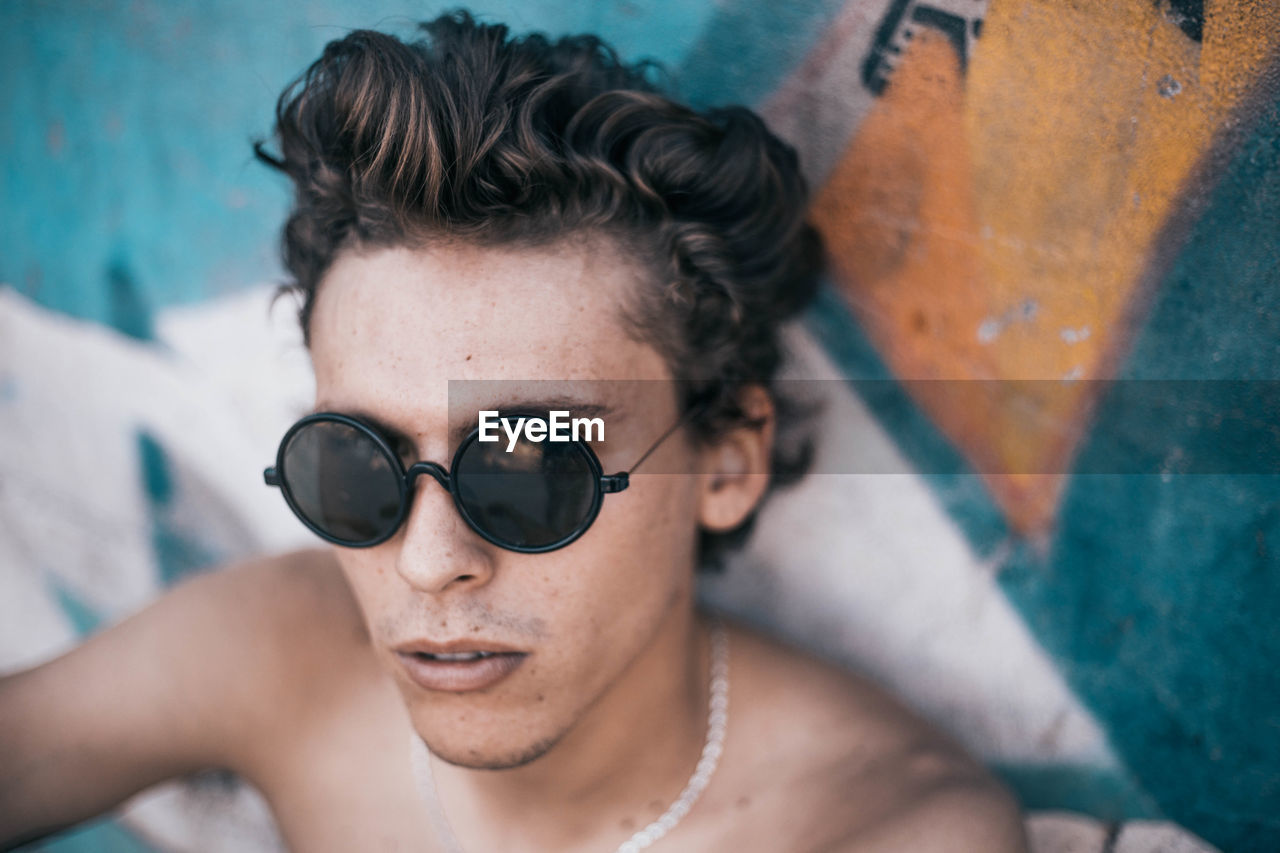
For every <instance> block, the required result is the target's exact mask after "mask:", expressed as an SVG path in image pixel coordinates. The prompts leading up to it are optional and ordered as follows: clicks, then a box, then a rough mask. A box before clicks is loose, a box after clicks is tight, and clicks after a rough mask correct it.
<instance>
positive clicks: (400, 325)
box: [311, 240, 665, 381]
mask: <svg viewBox="0 0 1280 853" xmlns="http://www.w3.org/2000/svg"><path fill="white" fill-rule="evenodd" d="M638 278H639V274H638V273H637V271H636V269H635V267H634V265H633V264H630V263H629V262H627V261H626V260H625V259H624V258H623V256H622V255H621V254H620V253H618V252H617V251H615V250H614V249H613V248H612V246H611V244H610V243H609V242H607V241H602V242H600V243H598V244H592V243H584V242H583V241H582V240H579V241H576V242H573V243H567V244H563V245H558V246H548V247H541V248H534V249H529V248H478V247H474V246H459V245H452V244H451V245H444V246H439V247H432V248H428V249H422V250H411V249H404V248H397V249H384V250H378V251H376V252H372V253H364V254H355V253H350V254H346V255H344V256H342V257H340V258H339V260H338V261H337V262H336V263H335V265H334V268H333V269H332V270H331V271H330V273H329V275H327V276H326V278H325V281H324V283H323V284H322V285H321V287H320V291H319V294H318V296H317V299H316V303H315V309H314V312H313V315H312V320H311V322H312V327H311V339H312V356H313V359H314V361H315V366H316V370H317V374H318V377H317V378H318V379H319V378H321V377H320V376H319V374H326V377H327V378H330V379H333V380H335V381H336V380H344V379H346V378H348V377H347V376H346V375H344V368H345V373H351V372H358V373H360V374H362V375H363V376H364V377H365V381H372V380H373V379H375V378H381V374H382V373H384V372H393V373H396V374H403V373H404V372H405V371H414V372H416V373H418V374H419V375H422V376H431V377H434V378H436V379H481V378H525V379H534V378H537V379H556V378H568V379H588V378H602V377H627V378H631V377H634V378H659V376H661V375H665V370H664V368H665V365H664V364H662V362H661V358H660V357H657V353H656V351H654V350H653V348H652V347H650V346H649V345H647V344H642V343H640V342H638V341H635V340H634V339H632V337H631V336H630V335H628V334H627V330H628V329H629V326H627V325H626V324H625V323H624V318H623V314H624V309H625V305H626V304H628V302H629V301H630V297H631V292H632V290H633V289H634V288H635V287H636V286H637V285H638V284H639V283H640V282H638V281H637V279H638Z"/></svg>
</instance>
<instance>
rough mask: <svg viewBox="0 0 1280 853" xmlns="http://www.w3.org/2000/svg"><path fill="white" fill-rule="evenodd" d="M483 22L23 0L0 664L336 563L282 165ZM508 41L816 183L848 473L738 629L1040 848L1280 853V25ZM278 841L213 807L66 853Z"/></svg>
mask: <svg viewBox="0 0 1280 853" xmlns="http://www.w3.org/2000/svg"><path fill="white" fill-rule="evenodd" d="M444 8H446V7H445V6H444V5H443V4H436V3H427V4H421V3H412V4H410V3H393V4H373V3H370V2H363V0H362V1H361V2H351V3H339V2H319V3H307V4H301V3H280V4H268V7H261V6H258V5H253V4H250V3H248V2H245V0H229V2H225V3H220V4H216V5H213V6H206V5H196V4H171V3H165V4H160V3H141V2H134V3H128V4H126V3H100V4H93V5H92V7H91V8H81V6H80V5H79V4H73V3H43V4H39V5H36V4H22V3H15V4H5V5H4V6H2V7H0V79H3V82H4V84H5V85H4V86H0V150H3V154H4V171H3V173H2V174H3V181H0V203H2V204H3V209H4V210H5V211H7V213H6V225H5V227H3V228H0V282H2V283H3V285H2V286H0V669H3V670H11V669H15V668H18V667H21V666H25V665H29V664H32V663H35V662H37V661H39V660H43V659H46V658H48V657H49V656H51V655H53V654H56V653H57V652H59V651H61V650H64V649H65V648H67V647H69V646H70V645H71V644H73V643H75V642H76V641H77V640H78V639H79V638H80V637H83V636H84V635H86V634H87V633H89V632H92V631H95V630H98V629H99V628H101V627H102V626H104V625H107V624H110V623H111V622H113V621H115V620H117V619H119V618H121V617H123V616H124V615H126V614H127V613H129V612H131V611H133V610H134V609H136V608H138V607H140V606H143V605H144V604H145V603H146V602H147V601H149V600H151V599H152V598H154V597H155V596H156V595H158V594H160V593H161V592H162V591H163V590H164V589H165V588H166V587H167V586H169V585H171V584H173V583H175V582H178V581H180V580H181V579H182V578H183V577H185V576H187V575H189V574H191V573H192V572H197V571H206V570H214V569H215V568H216V566H218V565H221V564H223V563H225V562H226V561H227V560H231V559H235V558H238V557H242V556H247V555H250V554H254V553H261V552H266V551H273V550H281V549H284V548H289V547H295V546H298V545H305V544H311V540H309V539H307V537H306V535H305V531H302V530H300V529H299V526H298V525H297V524H296V522H295V521H294V520H293V518H292V516H291V515H289V513H288V511H287V509H286V508H285V507H284V506H283V503H282V502H280V501H279V498H278V496H277V495H273V494H271V493H269V492H267V491H266V490H264V489H263V488H262V487H261V481H260V476H261V469H262V467H263V465H264V464H265V463H266V462H269V460H270V458H271V456H272V454H273V453H274V448H275V442H276V441H277V440H278V438H279V436H280V434H281V433H282V432H283V430H284V428H285V426H287V424H288V423H290V422H291V421H292V420H293V418H295V417H296V416H297V415H298V414H299V413H300V412H302V411H304V410H305V409H306V408H307V407H308V406H309V405H310V394H311V385H310V383H311V378H310V374H309V367H308V365H307V360H306V353H305V351H304V350H303V348H302V345H301V340H300V335H298V333H297V330H296V329H295V328H293V326H292V325H291V317H290V313H291V312H290V310H289V306H288V305H287V304H285V303H276V304H275V305H274V306H273V304H272V302H271V288H272V284H273V282H274V281H275V280H276V279H277V278H278V277H279V275H280V273H279V267H278V265H277V263H276V261H275V259H274V252H275V239H276V231H277V229H278V227H279V224H280V222H281V220H282V217H283V213H284V210H285V203H286V201H287V190H286V188H285V187H284V186H283V185H281V184H279V183H278V182H276V181H275V180H274V178H272V177H271V176H269V175H266V174H264V171H265V170H263V169H262V168H260V167H259V166H257V165H255V164H254V163H253V162H252V158H251V156H250V151H249V141H250V139H251V138H252V137H254V136H257V135H262V134H265V133H266V132H267V131H268V130H269V127H270V121H271V114H272V113H271V111H272V108H273V106H274V98H275V97H276V95H277V94H278V93H279V91H280V90H281V89H282V88H283V86H284V85H285V84H286V83H287V82H288V81H289V80H290V79H291V78H292V77H293V76H294V75H295V74H296V73H298V72H299V71H300V70H302V69H303V68H304V67H305V66H306V64H307V63H308V62H310V60H311V59H313V58H314V57H315V56H316V55H318V53H319V51H320V49H321V47H322V46H323V44H324V43H325V42H327V41H329V40H330V39H333V38H337V37H339V36H341V35H342V34H343V33H345V32H346V31H347V30H349V29H351V28H356V27H375V28H379V29H385V30H388V31H391V32H397V33H399V34H407V33H408V32H409V30H410V29H411V24H412V22H413V21H415V20H420V19H424V18H428V17H431V16H432V15H434V14H436V13H437V12H439V11H442V10H443V9H444ZM474 8H475V9H476V11H477V12H480V13H482V14H483V15H485V16H488V17H490V18H492V19H495V20H503V21H506V22H509V23H511V24H512V26H513V28H514V29H516V30H527V29H542V30H546V31H549V32H551V33H563V32H571V31H593V32H598V33H600V34H602V35H603V36H605V37H606V38H608V39H610V40H611V41H614V42H615V43H616V44H617V46H618V47H619V49H620V50H621V52H622V53H623V54H624V55H625V56H628V57H631V58H639V57H642V56H649V57H653V58H656V59H658V60H659V61H661V62H663V63H664V64H665V65H666V66H667V67H668V68H669V69H670V70H671V72H672V77H673V80H674V81H675V83H676V85H677V86H678V89H679V91H680V93H681V94H682V95H683V96H684V97H686V98H688V99H690V100H692V101H694V102H695V103H698V104H702V105H711V104H720V103H728V102H738V103H745V104H748V105H750V106H753V107H754V108H756V109H758V110H759V111H760V112H761V113H762V114H763V115H765V117H766V118H767V120H768V121H769V122H770V124H771V126H773V127H774V128H775V130H777V132H779V133H780V134H781V135H782V136H784V137H785V138H787V139H788V140H789V141H790V142H792V144H794V145H795V146H796V147H797V149H798V150H799V152H800V155H801V158H802V163H803V164H804V166H805V169H806V172H807V174H808V176H809V178H810V181H811V184H812V186H813V189H814V202H813V217H814V219H815V221H816V222H817V224H818V225H819V226H820V228H821V230H822V231H823V234H824V236H825V238H826V241H827V245H828V250H829V257H830V261H831V270H830V276H829V281H828V282H827V286H826V289H825V291H824V293H823V295H822V297H821V298H820V300H819V302H818V304H817V305H816V306H815V307H814V308H813V309H812V310H811V311H810V312H809V313H808V315H807V316H806V317H805V319H804V322H803V323H802V324H799V325H798V326H797V327H796V328H794V329H792V330H790V336H789V341H790V342H791V348H792V353H793V358H792V363H791V365H790V367H789V368H788V369H789V371H790V372H791V375H793V376H795V377H798V378H807V379H822V380H825V381H823V382H821V383H818V385H820V387H821V388H823V389H824V391H823V393H824V394H825V395H826V397H827V399H826V407H825V409H824V414H823V418H824V419H825V420H824V424H825V425H826V426H827V427H828V428H827V429H825V430H824V432H823V435H824V439H823V444H822V445H821V446H820V447H819V458H818V463H817V466H818V471H819V473H818V474H816V475H814V476H811V477H809V478H808V479H807V480H805V481H804V482H802V483H801V484H800V485H799V486H797V487H795V488H794V489H792V490H791V491H789V492H787V493H784V494H783V495H781V496H780V497H779V499H778V500H777V501H775V502H774V503H773V504H771V505H770V506H769V507H768V508H767V510H766V512H765V514H764V516H763V517H762V518H761V521H760V525H759V528H758V530H757V533H756V536H755V538H754V539H753V542H752V544H751V547H750V548H749V549H748V550H747V551H746V552H745V553H744V554H742V555H741V556H740V557H739V558H738V559H737V560H736V561H735V563H734V564H733V565H732V566H731V568H730V570H729V571H728V572H727V573H726V574H725V575H724V576H723V577H717V578H714V579H711V580H708V581H707V583H706V585H705V589H704V596H705V597H706V598H707V599H708V600H709V601H710V602H712V603H713V604H716V605H718V606H720V607H723V608H725V609H727V610H731V611H733V612H735V613H737V614H739V615H741V616H742V617H743V618H746V619H748V620H750V621H753V622H756V623H758V624H761V625H763V626H765V627H767V628H768V629H769V630H771V631H773V632H775V633H778V634H781V635H783V636H786V637H789V638H790V639H792V640H794V641H796V642H798V643H801V644H802V645H805V646H807V647H809V648H811V649H813V650H814V651H816V652H818V653H819V654H822V655H825V656H827V657H829V658H832V659H834V660H837V661H840V662H841V663H843V664H845V665H847V666H849V667H851V668H855V669H858V670H861V671H864V672H868V673H870V674H871V675H873V676H874V677H876V678H877V679H878V680H880V681H882V682H884V683H886V684H888V685H889V686H890V687H891V688H892V689H893V690H894V691H895V692H896V693H898V694H899V695H901V696H903V697H904V698H905V699H906V700H907V701H908V702H909V703H911V704H912V705H913V706H914V707H916V708H917V709H919V710H920V711H921V713H923V714H925V715H926V716H928V717H929V718H931V719H932V720H934V721H935V722H937V723H938V724H939V725H941V726H943V727H944V728H946V729H947V730H948V731H950V732H952V733H953V734H954V735H955V736H956V737H957V738H959V739H960V740H961V741H962V742H964V743H965V744H966V746H968V747H969V748H970V749H972V750H973V751H974V752H976V753H977V754H978V755H980V756H981V757H982V758H983V759H984V760H985V761H986V762H988V763H989V764H990V765H991V766H993V767H994V768H995V769H996V770H997V771H998V772H1000V773H1001V774H1002V775H1003V776H1004V778H1006V779H1007V780H1008V781H1009V783H1010V784H1011V786H1012V787H1013V788H1014V789H1015V791H1016V792H1017V793H1018V795H1019V796H1020V798H1021V799H1022V801H1023V803H1024V805H1025V806H1026V808H1027V810H1028V825H1029V826H1030V827H1031V828H1032V831H1033V836H1034V837H1035V838H1036V839H1038V843H1039V844H1040V845H1041V849H1056V848H1052V847H1051V846H1049V845H1051V844H1053V843H1056V842H1055V839H1058V840H1061V839H1070V840H1071V843H1072V844H1075V845H1076V847H1075V848H1073V849H1081V850H1103V849H1114V850H1133V851H1137V850H1156V849H1173V848H1171V847H1168V848H1166V847H1162V846H1161V845H1174V844H1178V845H1183V846H1182V847H1179V848H1177V849H1187V850H1196V849H1208V845H1212V846H1214V847H1217V848H1219V849H1222V850H1233V851H1234V850H1274V849H1280V817H1277V815H1280V676H1278V675H1277V673H1276V667H1275V661H1277V660H1280V627H1277V622H1276V619H1275V615H1274V614H1275V613H1277V612H1280V559H1278V558H1277V549H1280V463H1278V462H1277V459H1278V458H1280V436H1278V435H1277V433H1276V425H1277V424H1280V7H1277V6H1276V5H1275V4H1274V3H1272V2H1270V0H1223V2H1204V1H1203V0H1201V1H1200V2H1197V0H1112V2H1108V3H1086V2H1078V0H1077V1H1076V2H1058V1H1057V0H1055V2H1050V0H935V1H934V2H918V0H847V2H840V0H796V2H792V3H788V4H765V3H757V2H749V0H722V2H717V3H710V2H708V3H701V4H693V3H687V2H675V0H626V2H622V0H618V1H617V2H612V0H611V2H607V3H590V4H586V3H584V4H580V5H579V4H567V3H560V2H526V3H521V4H516V3H503V2H491V3H485V4H480V5H477V6H475V7H474ZM1135 401H1137V402H1135ZM837 423H838V424H839V425H840V427H839V428H838V429H837V428H836V426H835V424H837ZM851 445H856V447H857V450H858V452H859V453H862V454H868V453H870V454H872V455H873V456H874V457H875V458H877V459H879V460H881V463H880V465H879V467H877V468H876V469H875V471H876V472H874V473H873V472H871V471H870V470H867V469H859V468H857V466H854V465H852V464H851V463H848V462H847V461H846V456H845V455H844V454H847V453H848V452H849V448H850V446H851ZM49 459H56V460H58V465H59V467H60V469H62V470H65V471H68V472H76V474H77V476H75V477H74V478H73V477H70V476H57V477H53V476H50V475H49V472H48V466H47V460H49ZM1068 813H1069V814H1068ZM275 844H277V842H276V841H275V840H274V835H273V832H272V830H271V826H270V821H269V819H268V817H267V815H266V812H265V810H264V807H263V805H262V804H261V803H260V802H258V801H257V800H256V799H255V798H254V795H253V794H252V792H250V791H248V790H247V789H245V788H244V787H243V786H241V785H239V784H238V783H237V782H236V781H235V780H233V779H229V778H225V777H222V776H218V775H217V774H214V775H210V776H203V777H200V778H197V779H195V780H192V781H190V782H188V783H184V784H182V785H174V786H170V787H168V788H166V789H163V790H160V791H157V792H154V793H151V794H148V795H146V796H145V797H143V798H142V799H140V800H138V801H136V802H134V803H132V804H131V806H130V808H129V809H128V810H127V812H126V814H125V816H124V817H123V818H122V819H121V820H120V821H111V822H105V823H101V824H98V825H96V826H94V827H90V828H87V829H85V830H83V831H81V832H79V833H77V834H73V835H71V836H68V837H66V838H64V839H62V840H60V841H56V842H51V843H50V844H48V845H45V846H43V847H42V848H40V849H47V850H61V851H78V850H105V849H112V850H140V849H152V848H163V849H200V850H214V849H226V850H247V849H263V850H265V849H272V848H273V846H274V845H275Z"/></svg>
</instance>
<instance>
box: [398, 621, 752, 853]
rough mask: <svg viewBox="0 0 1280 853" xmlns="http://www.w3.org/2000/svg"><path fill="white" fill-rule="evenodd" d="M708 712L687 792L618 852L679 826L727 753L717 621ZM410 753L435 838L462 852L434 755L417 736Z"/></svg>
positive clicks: (723, 655)
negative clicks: (437, 781) (445, 804)
mask: <svg viewBox="0 0 1280 853" xmlns="http://www.w3.org/2000/svg"><path fill="white" fill-rule="evenodd" d="M709 706H710V707H709V709H708V713H707V739H706V742H705V743H703V745H702V757H701V758H699V759H698V766H697V767H696V768H694V771H693V775H692V776H690V777H689V781H688V782H687V783H685V786H684V790H683V791H681V792H680V796H678V797H676V799H675V802H673V803H672V804H671V805H670V806H669V807H668V808H667V810H666V811H665V812H663V813H662V816H661V817H660V818H658V819H657V820H655V821H654V822H653V823H651V824H649V825H648V826H646V827H645V828H644V829H642V830H640V831H639V832H637V833H636V834H635V835H633V836H631V837H630V838H628V839H627V840H626V841H624V842H622V843H621V844H620V845H618V849H617V850H616V851H615V853H638V851H640V850H644V849H645V848H646V847H648V846H649V845H651V844H653V843H654V842H655V841H657V840H658V839H659V838H662V836H664V835H666V834H667V833H668V832H670V831H671V830H672V829H673V828H674V827H675V825H676V824H678V823H679V822H680V821H681V820H682V819H683V818H684V816H685V815H687V814H688V813H689V810H690V809H691V808H693V804H694V803H696V802H697V801H698V797H700V796H701V795H702V792H703V791H704V790H705V789H706V787H707V784H708V783H709V782H710V781H711V775H712V774H713V773H715V772H716V767H717V766H718V765H719V764H720V754H721V753H722V752H724V734H725V730H726V728H727V727H728V725H729V634H728V632H727V631H725V628H724V625H722V624H721V623H720V622H716V623H715V624H714V625H713V626H712V628H711V701H710V703H709ZM409 754H410V759H411V760H412V762H413V775H414V778H415V779H416V780H417V782H418V791H419V793H420V794H421V795H422V799H423V800H424V801H425V802H426V804H427V808H428V810H429V811H430V812H431V823H432V824H433V826H434V828H435V831H436V836H437V837H438V838H439V840H440V841H441V842H442V843H443V844H444V845H445V849H446V850H447V851H448V853H463V850H462V845H461V844H459V843H458V838H457V836H455V835H454V834H453V828H452V827H450V826H449V819H448V818H447V817H446V816H445V814H444V808H443V807H442V806H441V804H440V798H439V797H438V796H437V795H436V786H435V778H434V776H433V774H432V773H431V756H430V754H429V753H428V751H427V745H426V744H425V743H424V742H423V740H422V738H420V737H418V735H417V734H416V733H415V734H411V735H410V736H409Z"/></svg>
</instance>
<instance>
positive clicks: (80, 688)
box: [0, 555, 324, 847]
mask: <svg viewBox="0 0 1280 853" xmlns="http://www.w3.org/2000/svg"><path fill="white" fill-rule="evenodd" d="M314 564H315V557H314V556H310V557H308V556H306V555H290V556H288V557H283V558H274V559H268V560H259V561H254V562H250V563H245V564H241V565H237V566H233V567H231V568H228V569H226V570H223V571H219V572H215V573H211V574H208V575H204V576H201V577H198V578H196V579H193V580H191V581H189V582H187V583H184V584H182V585H180V586H179V587H177V588H175V589H174V590H172V591H170V592H169V593H167V594H166V595H165V596H163V597H162V598H160V599H159V600H158V601H156V602H155V603H153V604H152V605H151V606H149V607H148V608H146V609H145V610H143V611H141V612H140V613H138V614H136V615H134V616H133V617H131V618H129V619H127V620H125V621H123V622H121V623H120V624H118V625H115V626H113V627H112V628H110V629H108V630H105V631H103V632H101V633H99V634H97V635H95V636H94V637H92V638H90V639H89V640H88V641H87V642H85V643H84V644H83V645H81V646H79V647H77V648H75V649H73V650H72V651H70V652H68V653H67V654H65V655H63V656H62V657H59V658H57V659H55V660H53V661H50V662H48V663H46V664H43V665H41V666H38V667H35V668H34V669H30V670H27V671H25V672H20V673H17V674H15V675H11V676H8V677H6V678H4V679H0V755H3V756H5V760H4V764H5V770H4V772H3V773H0V847H8V846H9V845H12V844H15V843H17V842H18V841H19V840H24V839H32V838H38V837H40V836H42V835H44V834H47V833H49V832H53V831H55V830H57V829H60V828H62V827H66V826H70V825H72V824H75V823H78V822H80V821H82V820H85V819H88V818H90V817H93V816H95V815H98V814H101V813H103V812H105V811H108V810H110V809H112V808H114V807H115V806H116V805H118V804H119V803H121V802H122V801H123V800H125V799H127V798H128V797H130V796H132V795H133V794H135V793H137V792H138V791H141V790H143V789H144V788H147V787H149V786H151V785H153V784H155V783H157V782H160V781H163V780H165V779H169V778H173V777H175V776H181V775H185V774H188V773H191V772H194V771H197V770H200V769H204V768H208V767H226V768H229V769H231V770H234V771H236V772H238V773H241V774H243V775H246V776H248V777H249V778H250V779H252V778H253V776H254V775H255V772H256V770H257V769H258V766H257V765H258V763H259V762H260V761H261V760H262V756H263V755H264V754H265V752H266V749H265V748H266V747H267V745H268V744H270V743H271V742H272V738H273V737H276V736H278V735H280V734H281V727H282V726H283V725H286V724H287V721H288V719H289V717H288V712H287V711H286V712H285V713H282V708H287V706H288V704H289V702H288V695H289V691H290V687H291V686H290V684H289V683H288V682H289V679H288V678H282V677H281V676H282V675H285V674H287V673H288V672H289V669H288V650H289V648H290V645H291V644H290V643H288V642H284V641H285V640H286V638H287V637H288V636H289V632H290V630H291V629H296V628H297V627H298V626H297V624H291V623H297V622H299V621H305V620H306V619H307V618H308V616H307V607H308V605H316V604H317V603H319V601H320V599H322V598H323V594H322V593H321V592H320V591H318V590H315V589H314V587H315V586H316V583H315V582H314V581H306V580H303V577H304V576H305V575H306V573H307V572H308V571H310V570H312V569H314ZM309 590H311V592H308V591H309ZM320 618H324V616H323V614H321V615H320Z"/></svg>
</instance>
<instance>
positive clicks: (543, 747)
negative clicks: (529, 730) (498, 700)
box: [423, 732, 565, 770]
mask: <svg viewBox="0 0 1280 853" xmlns="http://www.w3.org/2000/svg"><path fill="white" fill-rule="evenodd" d="M564 735H565V732H561V733H560V734H557V735H554V736H553V737H549V738H545V739H543V740H540V741H537V742H535V743H533V744H531V745H530V746H528V747H526V748H524V749H518V750H514V751H511V752H507V753H505V754H486V753H485V752H484V751H483V750H480V749H476V748H474V747H469V748H450V747H448V746H445V745H443V744H436V743H432V738H423V740H424V741H425V742H426V744H427V749H429V750H431V754H432V755H434V756H435V757H436V758H438V759H440V760H441V761H443V762H444V763H445V764H451V765H453V766H454V767H461V768H464V769H466V770H515V769H516V768H517V767H524V766H525V765H528V764H532V763H533V762H535V761H537V760H538V759H539V758H541V757H542V756H544V755H546V754H547V753H548V752H550V751H551V749H552V747H554V746H555V745H556V744H558V743H559V742H560V740H561V739H562V738H563V737H564ZM436 740H437V741H438V740H439V739H438V738H436Z"/></svg>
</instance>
